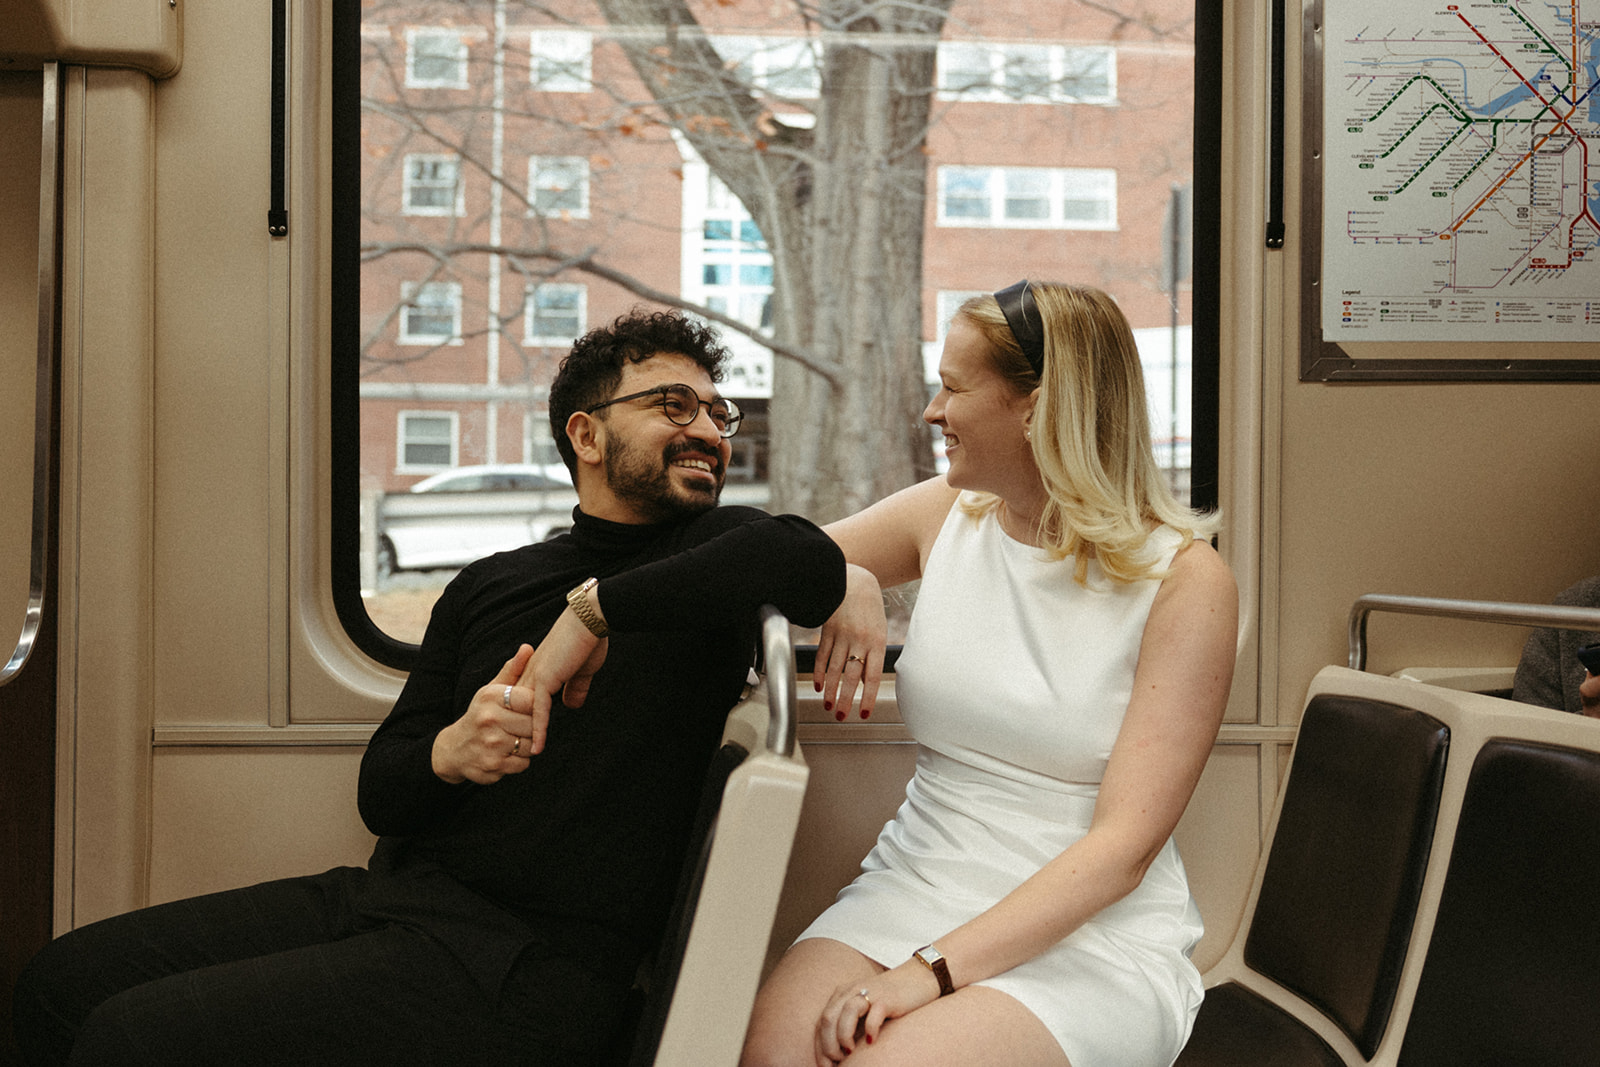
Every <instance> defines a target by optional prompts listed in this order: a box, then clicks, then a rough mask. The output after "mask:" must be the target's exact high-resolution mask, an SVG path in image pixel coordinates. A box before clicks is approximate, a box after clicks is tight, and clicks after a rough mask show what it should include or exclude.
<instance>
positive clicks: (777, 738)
mask: <svg viewBox="0 0 1600 1067" xmlns="http://www.w3.org/2000/svg"><path fill="white" fill-rule="evenodd" d="M761 650H762V662H763V664H764V665H765V667H766V673H767V714H768V718H767V748H768V749H770V750H771V751H772V752H774V753H776V754H777V755H779V756H785V757H787V756H792V755H794V746H795V730H796V725H795V724H796V722H797V715H796V711H795V709H796V708H798V707H799V704H800V701H799V696H798V692H797V690H796V688H795V667H794V639H793V638H792V637H790V635H789V620H788V619H786V618H784V616H783V612H781V611H779V610H778V609H777V608H775V607H773V606H772V605H771V604H767V605H765V606H763V607H762V609H761Z"/></svg>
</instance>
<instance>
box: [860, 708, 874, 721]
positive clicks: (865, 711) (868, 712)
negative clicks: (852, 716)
mask: <svg viewBox="0 0 1600 1067" xmlns="http://www.w3.org/2000/svg"><path fill="white" fill-rule="evenodd" d="M861 717H862V718H863V719H870V718H871V717H872V709H871V708H862V709H861Z"/></svg>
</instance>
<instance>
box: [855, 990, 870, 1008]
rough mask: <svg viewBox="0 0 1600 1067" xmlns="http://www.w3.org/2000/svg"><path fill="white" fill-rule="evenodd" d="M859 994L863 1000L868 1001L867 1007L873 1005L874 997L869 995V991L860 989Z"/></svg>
mask: <svg viewBox="0 0 1600 1067" xmlns="http://www.w3.org/2000/svg"><path fill="white" fill-rule="evenodd" d="M857 995H858V996H860V997H861V999H862V1000H864V1001H866V1002H867V1007H869V1008H870V1007H872V998H871V997H869V996H867V991H866V990H865V989H862V990H860V991H858V993H857Z"/></svg>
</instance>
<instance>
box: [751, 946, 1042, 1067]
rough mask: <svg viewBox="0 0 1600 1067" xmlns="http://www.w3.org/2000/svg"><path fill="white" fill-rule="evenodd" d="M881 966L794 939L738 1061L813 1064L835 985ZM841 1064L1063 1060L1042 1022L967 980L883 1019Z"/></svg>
mask: <svg viewBox="0 0 1600 1067" xmlns="http://www.w3.org/2000/svg"><path fill="white" fill-rule="evenodd" d="M883 969H884V968H883V967H881V966H879V965H878V964H876V963H874V962H873V961H871V960H869V959H867V957H865V956H863V955H862V954H861V953H859V952H857V951H856V950H855V949H853V948H850V947H849V946H848V945H844V944H841V943H840V942H838V941H830V940H828V939H827V938H810V939H807V940H805V941H800V942H797V943H796V944H795V945H794V946H792V947H791V948H790V949H789V951H788V952H786V953H785V954H784V957H783V959H782V960H781V961H780V962H779V963H778V966H777V967H776V968H775V969H774V970H773V972H772V976H771V977H770V978H768V979H767V981H766V983H765V984H764V985H763V986H762V987H761V992H760V993H759V994H758V995H757V997H756V1005H755V1011H754V1012H753V1013H752V1015H751V1019H750V1030H749V1032H748V1033H747V1035H746V1037H745V1045H744V1058H743V1059H742V1060H741V1067H817V1059H816V1042H815V1033H816V1024H817V1019H818V1018H819V1017H820V1016H821V1015H822V1009H823V1008H824V1007H825V1006H826V1004H827V1002H828V998H829V997H831V996H832V995H833V993H834V991H835V990H836V989H838V988H839V987H840V986H842V985H846V984H849V985H854V984H856V983H858V982H859V983H862V984H867V983H868V981H869V980H870V979H871V978H872V977H873V976H874V975H877V974H880V973H882V971H883ZM844 1064H845V1067H939V1065H943V1064H960V1065H961V1067H1070V1065H1069V1064H1068V1062H1067V1056H1066V1054H1065V1053H1064V1052H1062V1051H1061V1046H1060V1045H1059V1044H1057V1043H1056V1039H1055V1037H1054V1035H1052V1034H1051V1033H1050V1031H1049V1030H1048V1029H1046V1028H1045V1025H1044V1023H1042V1022H1040V1021H1039V1018H1038V1017H1037V1016H1036V1015H1034V1014H1033V1013H1032V1012H1031V1011H1029V1010H1028V1009H1027V1008H1025V1007H1023V1006H1022V1004H1021V1003H1020V1002H1018V1001H1017V1000H1015V999H1014V998H1012V997H1010V996H1008V995H1006V994H1005V993H1001V992H1000V991H998V990H995V989H990V988H988V987H986V986H968V987H966V988H965V989H959V990H957V991H956V992H955V993H952V994H951V995H950V996H948V997H943V998H941V999H939V1000H936V1001H934V1002H933V1003H932V1004H929V1005H927V1006H926V1007H923V1008H919V1009H918V1010H916V1011H914V1012H912V1013H911V1014H910V1015H907V1016H905V1017H904V1018H900V1019H892V1020H890V1021H889V1022H888V1023H885V1024H884V1027H883V1030H882V1032H881V1034H880V1036H879V1038H878V1040H877V1041H876V1042H874V1043H873V1044H871V1045H867V1044H865V1043H859V1044H857V1046H856V1051H855V1052H854V1053H853V1054H851V1055H850V1056H849V1057H847V1058H846V1059H845V1060H844Z"/></svg>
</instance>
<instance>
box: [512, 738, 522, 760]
mask: <svg viewBox="0 0 1600 1067" xmlns="http://www.w3.org/2000/svg"><path fill="white" fill-rule="evenodd" d="M511 754H512V755H513V756H520V755H522V738H520V737H518V738H516V739H514V740H513V741H512V742H511Z"/></svg>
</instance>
